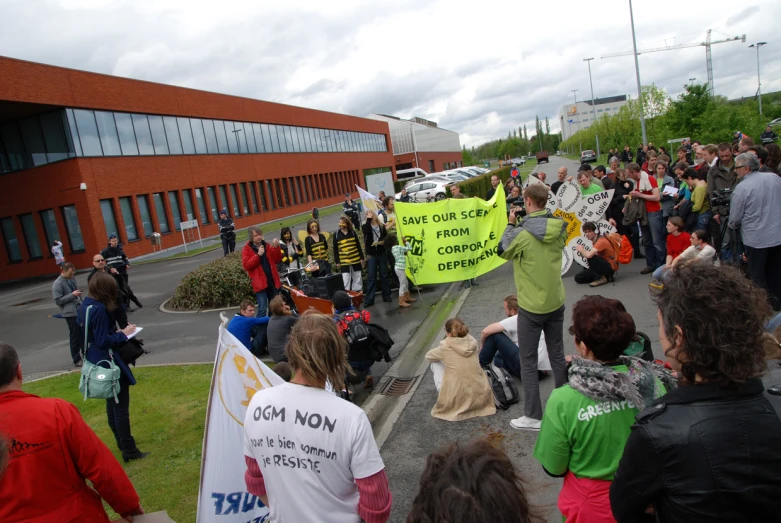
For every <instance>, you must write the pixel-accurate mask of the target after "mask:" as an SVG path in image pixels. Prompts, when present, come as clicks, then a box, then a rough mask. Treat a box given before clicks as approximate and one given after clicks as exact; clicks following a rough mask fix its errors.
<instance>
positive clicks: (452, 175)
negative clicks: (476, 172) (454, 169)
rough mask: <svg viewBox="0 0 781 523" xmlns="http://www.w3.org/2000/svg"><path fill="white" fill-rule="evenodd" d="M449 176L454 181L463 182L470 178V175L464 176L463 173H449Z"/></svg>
mask: <svg viewBox="0 0 781 523" xmlns="http://www.w3.org/2000/svg"><path fill="white" fill-rule="evenodd" d="M447 177H448V178H449V179H451V180H453V181H454V182H463V181H466V180H468V179H469V177H468V176H464V175H463V174H461V173H448V175H447Z"/></svg>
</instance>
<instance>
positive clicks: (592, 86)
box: [583, 57, 602, 158]
mask: <svg viewBox="0 0 781 523" xmlns="http://www.w3.org/2000/svg"><path fill="white" fill-rule="evenodd" d="M593 59H594V58H593V57H592V58H584V59H583V61H584V62H586V63H587V64H588V83H589V85H590V86H591V114H592V115H593V118H592V121H593V122H594V123H595V124H596V122H597V106H596V104H594V82H592V81H591V60H593ZM592 125H593V124H592ZM594 135H595V136H596V138H597V158H599V157H600V156H602V153H601V152H600V150H599V132H597V130H596V129H594Z"/></svg>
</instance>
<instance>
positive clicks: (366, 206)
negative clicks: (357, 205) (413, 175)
mask: <svg viewBox="0 0 781 523" xmlns="http://www.w3.org/2000/svg"><path fill="white" fill-rule="evenodd" d="M355 188H356V189H358V196H359V197H360V198H361V204H362V205H363V212H364V213H365V212H366V211H368V210H372V211H374V212H377V211H379V210H380V208H381V207H382V205H381V204H380V200H378V199H377V197H376V196H374V195H373V194H371V193H368V192H366V191H365V190H363V189H362V188H361V187H360V186H358V185H356V186H355ZM386 194H387V191H386ZM390 196H393V191H392V190H391V193H390Z"/></svg>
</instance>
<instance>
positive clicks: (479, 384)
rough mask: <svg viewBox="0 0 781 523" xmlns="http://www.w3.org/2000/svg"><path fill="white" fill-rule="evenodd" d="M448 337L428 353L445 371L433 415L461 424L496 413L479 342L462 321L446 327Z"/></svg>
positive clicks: (455, 319)
mask: <svg viewBox="0 0 781 523" xmlns="http://www.w3.org/2000/svg"><path fill="white" fill-rule="evenodd" d="M445 331H446V332H447V337H446V338H445V339H444V340H442V342H441V343H440V344H439V347H437V348H436V349H432V350H430V351H428V353H426V359H427V360H428V361H432V362H442V364H443V365H444V367H445V372H444V376H443V378H442V388H441V389H440V391H439V397H438V398H437V403H436V405H434V408H432V409H431V415H432V416H434V417H435V418H439V419H443V420H446V421H459V420H464V419H469V418H474V417H476V416H490V415H492V414H495V413H496V406H495V405H494V397H493V393H492V392H491V386H490V384H489V383H488V377H487V376H486V375H485V372H483V369H481V368H480V363H479V360H478V357H477V340H475V339H474V338H473V337H472V336H470V335H469V328H468V327H467V326H466V325H464V322H463V321H462V320H460V319H458V318H451V319H449V320H447V323H445Z"/></svg>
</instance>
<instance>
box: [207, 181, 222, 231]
mask: <svg viewBox="0 0 781 523" xmlns="http://www.w3.org/2000/svg"><path fill="white" fill-rule="evenodd" d="M206 192H207V194H208V195H209V208H210V209H211V211H212V220H214V223H217V220H219V219H220V213H219V212H218V211H217V208H218V207H219V206H220V204H219V202H218V201H217V194H216V192H215V190H214V187H207V188H206ZM204 223H208V222H204Z"/></svg>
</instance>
